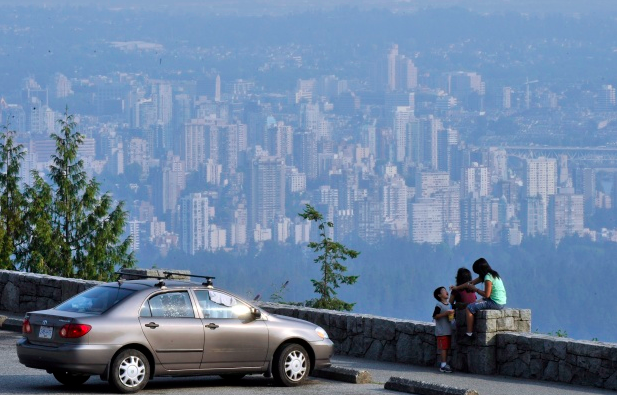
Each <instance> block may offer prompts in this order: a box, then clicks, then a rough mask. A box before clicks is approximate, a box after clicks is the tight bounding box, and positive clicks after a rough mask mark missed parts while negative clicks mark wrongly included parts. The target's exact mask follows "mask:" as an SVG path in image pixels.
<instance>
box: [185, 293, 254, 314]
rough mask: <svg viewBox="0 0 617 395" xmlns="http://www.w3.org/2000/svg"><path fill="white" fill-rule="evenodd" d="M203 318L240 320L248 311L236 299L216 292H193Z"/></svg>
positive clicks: (246, 307)
mask: <svg viewBox="0 0 617 395" xmlns="http://www.w3.org/2000/svg"><path fill="white" fill-rule="evenodd" d="M195 295H197V300H198V302H199V307H200V308H201V311H202V313H203V315H204V318H235V319H238V318H242V316H246V315H247V314H248V313H249V312H250V310H249V308H248V306H246V305H245V304H243V303H241V302H239V301H238V300H237V299H236V298H234V297H233V296H231V295H228V294H226V293H223V292H218V291H209V290H208V291H206V290H203V291H202V290H199V291H195Z"/></svg>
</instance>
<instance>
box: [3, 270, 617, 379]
mask: <svg viewBox="0 0 617 395" xmlns="http://www.w3.org/2000/svg"><path fill="white" fill-rule="evenodd" d="M162 272H163V269H160V270H154V271H153V270H148V271H144V273H146V274H148V275H154V276H164V274H163V273H162ZM97 284H100V283H99V282H97V281H83V280H74V279H66V278H61V277H54V276H47V275H41V274H29V273H21V272H14V271H6V270H0V296H1V298H0V311H7V312H10V313H20V314H21V313H25V312H28V311H32V310H40V309H46V308H50V307H53V306H55V305H57V304H59V303H60V302H62V301H64V300H66V299H68V298H70V297H71V296H73V295H75V294H77V293H79V292H82V291H84V290H86V289H88V288H90V287H92V286H94V285H97ZM259 305H260V306H261V307H262V308H263V309H265V310H267V311H269V312H271V313H274V314H281V315H285V316H290V317H296V318H300V319H304V320H307V321H310V322H313V323H315V324H317V325H319V326H321V327H323V328H324V329H325V330H326V331H327V332H328V334H329V335H330V338H331V339H332V341H333V342H334V347H335V351H336V353H337V354H342V355H350V356H355V357H361V358H368V359H375V360H382V361H389V362H402V363H409V364H414V365H424V366H436V365H437V362H438V360H439V359H438V354H437V350H436V344H435V334H434V333H435V325H434V324H433V323H430V322H420V321H411V320H400V319H395V318H386V317H379V316H373V315H366V314H353V313H343V312H337V311H331V310H317V309H310V308H305V307H296V306H290V305H282V304H274V303H265V302H262V303H259ZM464 324H465V316H464V312H457V317H456V326H457V331H456V334H455V336H453V342H452V343H453V344H452V358H451V364H452V367H453V368H454V369H455V370H457V371H466V372H471V373H477V374H501V375H505V376H513V377H524V378H533V379H540V380H550V381H557V382H562V383H570V384H579V385H587V386H595V387H600V388H606V389H611V390H617V344H612V343H602V342H587V341H576V340H572V339H566V338H558V337H551V336H544V335H539V334H532V333H530V330H531V311H530V310H517V309H505V310H503V311H495V310H487V311H481V312H478V313H477V315H476V322H475V329H476V336H475V338H473V339H467V338H465V337H464Z"/></svg>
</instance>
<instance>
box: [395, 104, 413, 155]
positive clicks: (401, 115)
mask: <svg viewBox="0 0 617 395" xmlns="http://www.w3.org/2000/svg"><path fill="white" fill-rule="evenodd" d="M412 119H413V108H411V107H403V106H399V107H396V110H395V111H394V120H393V123H392V129H393V131H394V141H395V147H396V162H398V163H402V162H404V161H405V154H406V152H407V124H409V122H410V121H411V120H412Z"/></svg>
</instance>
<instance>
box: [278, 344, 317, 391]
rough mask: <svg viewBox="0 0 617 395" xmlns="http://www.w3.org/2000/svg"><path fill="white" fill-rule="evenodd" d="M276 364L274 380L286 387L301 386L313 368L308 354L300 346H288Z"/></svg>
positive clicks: (280, 354) (279, 355)
mask: <svg viewBox="0 0 617 395" xmlns="http://www.w3.org/2000/svg"><path fill="white" fill-rule="evenodd" d="M274 362H275V365H274V378H275V380H276V381H277V383H279V384H280V385H283V386H285V387H295V386H297V385H300V384H301V383H302V382H303V381H304V380H305V379H306V377H307V376H308V374H309V371H310V367H311V361H310V359H309V356H308V353H307V352H306V350H305V349H304V347H302V346H301V345H299V344H288V345H286V346H285V347H284V348H283V350H282V351H281V352H280V353H279V354H278V357H277V358H276V359H275V361H274Z"/></svg>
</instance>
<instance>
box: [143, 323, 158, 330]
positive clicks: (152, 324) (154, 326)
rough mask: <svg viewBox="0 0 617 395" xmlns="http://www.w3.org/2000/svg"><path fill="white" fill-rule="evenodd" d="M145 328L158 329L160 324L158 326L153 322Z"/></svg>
mask: <svg viewBox="0 0 617 395" xmlns="http://www.w3.org/2000/svg"><path fill="white" fill-rule="evenodd" d="M145 326H147V327H148V328H152V329H156V328H158V327H159V324H157V323H155V322H151V323H149V324H146V325H145Z"/></svg>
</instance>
